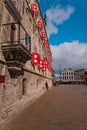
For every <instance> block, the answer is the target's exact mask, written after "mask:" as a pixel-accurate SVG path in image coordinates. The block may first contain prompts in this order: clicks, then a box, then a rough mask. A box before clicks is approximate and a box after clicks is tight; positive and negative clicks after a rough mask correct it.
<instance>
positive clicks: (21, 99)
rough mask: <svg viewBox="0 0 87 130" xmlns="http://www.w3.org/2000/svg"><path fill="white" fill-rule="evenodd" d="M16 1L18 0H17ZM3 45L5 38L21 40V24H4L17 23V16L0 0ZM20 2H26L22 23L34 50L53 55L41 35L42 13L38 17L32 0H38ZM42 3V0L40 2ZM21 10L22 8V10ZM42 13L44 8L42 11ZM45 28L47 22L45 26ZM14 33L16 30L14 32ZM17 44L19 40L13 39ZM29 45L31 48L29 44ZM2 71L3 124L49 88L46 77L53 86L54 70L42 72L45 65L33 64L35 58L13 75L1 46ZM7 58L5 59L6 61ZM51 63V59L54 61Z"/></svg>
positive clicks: (0, 120) (0, 114)
mask: <svg viewBox="0 0 87 130" xmlns="http://www.w3.org/2000/svg"><path fill="white" fill-rule="evenodd" d="M13 1H14V2H15V0H13ZM0 2H1V3H0V6H2V7H3V8H0V25H1V26H0V46H1V45H2V42H6V41H9V42H10V41H11V40H14V41H17V40H18V24H12V26H11V25H10V24H9V25H8V26H2V25H3V24H7V23H15V22H16V21H15V19H14V18H13V17H12V16H11V14H10V13H9V12H8V10H7V9H6V7H5V4H4V1H3V0H2V1H0ZM19 2H21V3H22V2H24V7H25V8H24V12H22V13H23V15H21V24H22V26H23V28H24V29H25V30H26V32H27V33H28V34H29V36H30V37H31V50H29V51H30V53H31V54H32V52H34V51H35V48H36V50H37V52H38V53H39V54H40V56H41V58H43V57H44V56H46V57H48V59H49V61H50V57H49V56H48V54H47V48H46V47H45V45H44V44H43V40H42V39H41V36H40V32H39V30H38V27H37V19H40V20H42V16H41V14H40V15H39V16H38V18H37V17H36V18H34V17H33V15H32V13H31V9H30V7H31V6H30V5H31V3H33V2H34V3H36V2H37V1H36V0H35V1H34V0H30V3H27V1H26V0H19ZM37 5H38V3H37ZM20 13H21V12H20ZM40 13H41V12H40ZM11 28H15V33H14V39H10V36H11ZM23 28H22V27H20V30H21V31H20V42H21V43H22V44H23V45H24V46H25V31H24V30H23ZM44 29H45V26H44ZM12 33H13V32H12ZM13 44H16V42H15V43H13ZM27 49H28V48H27ZM0 60H1V61H0V75H5V82H4V83H0V125H1V124H5V123H6V122H7V121H9V120H10V119H11V118H13V117H14V116H15V115H16V114H17V112H19V111H21V110H22V109H24V108H25V107H27V106H28V105H29V104H30V103H32V101H34V100H35V99H36V98H38V97H40V96H41V95H42V94H43V93H44V92H45V90H46V89H45V81H47V82H48V85H49V87H51V86H52V77H51V75H52V74H51V72H50V71H49V70H48V68H47V70H46V72H42V70H41V69H38V67H37V65H32V62H31V60H28V61H27V62H26V63H25V64H24V65H23V71H24V73H23V74H22V75H19V76H17V77H14V78H12V77H11V75H10V73H9V71H8V66H7V64H6V60H5V57H4V55H3V53H2V49H1V47H0ZM2 61H3V62H2ZM50 64H51V62H50Z"/></svg>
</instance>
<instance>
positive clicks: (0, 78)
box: [0, 75, 5, 83]
mask: <svg viewBox="0 0 87 130" xmlns="http://www.w3.org/2000/svg"><path fill="white" fill-rule="evenodd" d="M4 82H5V75H0V83H4Z"/></svg>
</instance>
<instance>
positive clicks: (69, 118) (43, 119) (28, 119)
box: [0, 85, 87, 130]
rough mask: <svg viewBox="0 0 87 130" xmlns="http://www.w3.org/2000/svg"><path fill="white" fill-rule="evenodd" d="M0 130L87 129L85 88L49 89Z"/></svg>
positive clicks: (67, 86)
mask: <svg viewBox="0 0 87 130" xmlns="http://www.w3.org/2000/svg"><path fill="white" fill-rule="evenodd" d="M0 130H87V86H77V85H62V86H61V85H60V86H56V87H52V88H51V89H50V90H49V92H46V93H45V94H44V95H43V96H41V97H40V98H39V99H37V100H36V101H35V102H33V103H32V104H31V105H30V106H29V107H27V108H26V109H25V110H23V111H22V112H20V113H19V114H18V115H17V116H16V117H15V118H14V119H12V121H10V122H9V123H8V124H7V125H5V126H4V128H2V129H0Z"/></svg>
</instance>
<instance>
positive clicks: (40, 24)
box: [38, 21, 42, 29]
mask: <svg viewBox="0 0 87 130" xmlns="http://www.w3.org/2000/svg"><path fill="white" fill-rule="evenodd" d="M38 28H39V29H42V22H41V21H38Z"/></svg>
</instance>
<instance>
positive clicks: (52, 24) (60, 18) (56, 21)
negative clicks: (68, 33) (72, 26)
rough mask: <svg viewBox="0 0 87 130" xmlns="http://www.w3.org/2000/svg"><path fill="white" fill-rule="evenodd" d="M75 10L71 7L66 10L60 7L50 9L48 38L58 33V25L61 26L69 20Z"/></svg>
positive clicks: (47, 12) (47, 13)
mask: <svg viewBox="0 0 87 130" xmlns="http://www.w3.org/2000/svg"><path fill="white" fill-rule="evenodd" d="M74 10H75V9H74V7H72V6H70V5H68V6H66V7H64V8H63V7H61V6H60V5H57V6H55V7H52V8H51V9H48V10H47V11H46V15H47V33H48V36H50V35H51V34H53V33H54V34H56V33H58V28H57V27H56V25H60V24H62V23H63V22H64V21H66V20H68V19H69V18H70V16H71V14H72V13H73V12H74ZM49 29H50V30H49Z"/></svg>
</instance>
